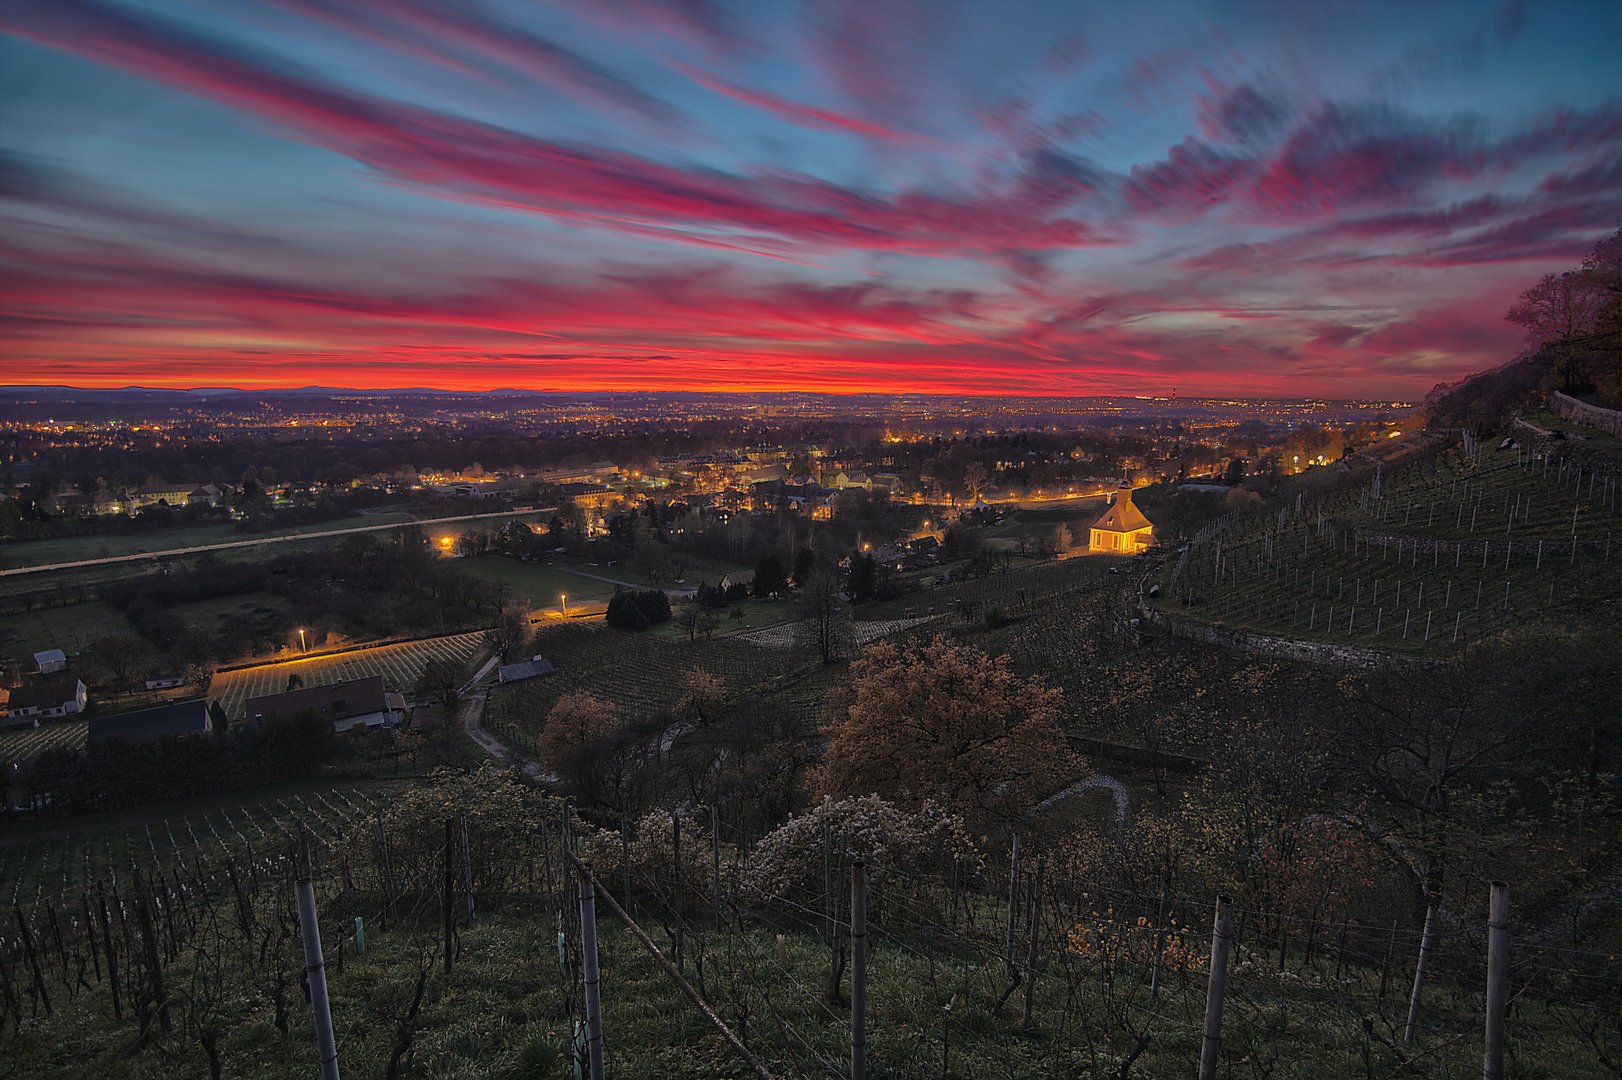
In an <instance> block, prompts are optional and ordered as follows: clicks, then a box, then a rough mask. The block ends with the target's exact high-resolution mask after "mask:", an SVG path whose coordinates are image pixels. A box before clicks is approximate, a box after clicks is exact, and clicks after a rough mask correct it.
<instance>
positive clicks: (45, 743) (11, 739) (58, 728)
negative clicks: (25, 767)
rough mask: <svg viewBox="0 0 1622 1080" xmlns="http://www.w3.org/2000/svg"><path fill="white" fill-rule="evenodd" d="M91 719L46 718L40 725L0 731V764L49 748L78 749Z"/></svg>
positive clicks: (25, 758)
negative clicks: (53, 719)
mask: <svg viewBox="0 0 1622 1080" xmlns="http://www.w3.org/2000/svg"><path fill="white" fill-rule="evenodd" d="M89 726H90V721H88V720H56V721H51V720H46V721H45V722H44V724H42V725H41V726H40V727H37V728H33V727H21V728H13V729H12V730H10V731H5V732H0V763H9V762H13V761H26V760H28V759H29V758H31V757H33V756H34V755H35V754H39V753H43V752H44V751H46V750H57V749H69V750H78V749H80V748H82V747H83V746H84V742H85V730H86V729H87V728H89Z"/></svg>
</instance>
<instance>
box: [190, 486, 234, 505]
mask: <svg viewBox="0 0 1622 1080" xmlns="http://www.w3.org/2000/svg"><path fill="white" fill-rule="evenodd" d="M223 498H225V492H224V491H223V490H222V489H221V488H220V486H219V485H218V484H204V485H202V486H201V487H198V488H194V489H193V490H192V491H191V493H190V494H188V495H187V496H186V505H187V506H218V505H220V500H221V499H223Z"/></svg>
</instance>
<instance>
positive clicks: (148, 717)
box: [86, 698, 214, 746]
mask: <svg viewBox="0 0 1622 1080" xmlns="http://www.w3.org/2000/svg"><path fill="white" fill-rule="evenodd" d="M213 730H214V722H213V720H212V719H211V718H210V717H209V715H208V702H207V701H205V700H204V699H202V698H193V699H192V700H191V701H176V702H172V703H171V704H168V705H154V706H153V707H152V708H150V709H137V710H136V711H135V712H127V713H120V714H119V715H118V716H95V717H91V719H90V727H89V730H88V732H87V734H86V738H87V739H88V740H89V742H90V745H91V746H94V745H96V744H97V743H106V742H114V741H119V742H141V741H144V740H146V739H161V738H163V737H164V736H166V735H207V734H208V733H209V732H211V731H213Z"/></svg>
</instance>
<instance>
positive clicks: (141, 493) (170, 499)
mask: <svg viewBox="0 0 1622 1080" xmlns="http://www.w3.org/2000/svg"><path fill="white" fill-rule="evenodd" d="M196 490H197V487H196V485H194V484H167V483H164V482H163V481H161V480H153V481H150V482H149V483H146V484H143V485H141V486H140V487H138V488H136V489H135V490H134V491H132V492H130V494H129V498H128V499H126V500H125V506H126V507H127V508H128V509H129V510H130V511H131V512H132V513H133V512H134V511H136V510H140V509H143V508H145V507H148V506H185V505H186V504H187V502H189V501H190V499H191V493H192V492H193V491H196Z"/></svg>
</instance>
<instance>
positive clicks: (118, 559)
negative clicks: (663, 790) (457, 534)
mask: <svg viewBox="0 0 1622 1080" xmlns="http://www.w3.org/2000/svg"><path fill="white" fill-rule="evenodd" d="M549 512H550V511H545V510H502V511H497V512H496V513H491V514H463V515H461V516H460V517H448V518H424V519H422V520H420V521H397V522H393V523H391V524H388V525H358V526H356V527H354V528H350V529H322V530H315V531H311V532H305V533H289V534H287V535H286V536H261V537H259V538H258V539H255V540H228V541H226V542H224V543H220V544H198V545H196V546H195V547H184V548H170V549H169V550H167V551H138V552H135V553H134V554H131V555H103V556H101V557H100V558H95V559H75V560H74V561H72V562H58V563H40V564H39V565H38V566H16V567H12V568H11V569H9V570H0V577H15V576H17V575H19V574H42V573H45V572H47V571H50V570H81V569H84V568H86V567H91V566H112V565H115V564H117V563H131V562H141V561H142V560H144V559H173V558H178V557H180V556H184V555H206V554H208V553H210V552H214V551H235V550H238V549H241V548H251V547H261V546H263V545H265V544H287V543H292V542H295V541H301V540H324V539H326V538H327V537H330V536H353V535H355V534H356V533H373V532H384V531H386V530H389V529H408V528H429V529H431V528H434V527H436V526H439V525H451V524H455V523H456V522H461V521H488V520H490V519H491V518H515V517H524V516H527V515H530V514H541V513H549ZM3 550H4V549H0V553H3ZM586 576H587V577H590V576H591V575H589V574H588V575H586ZM604 580H607V579H606V578H605V579H604Z"/></svg>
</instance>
